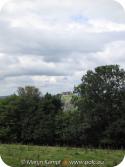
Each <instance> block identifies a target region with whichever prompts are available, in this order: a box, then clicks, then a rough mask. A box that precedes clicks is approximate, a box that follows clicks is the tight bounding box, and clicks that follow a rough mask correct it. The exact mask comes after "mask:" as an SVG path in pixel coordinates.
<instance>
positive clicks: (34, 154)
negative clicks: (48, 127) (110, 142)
mask: <svg viewBox="0 0 125 167" xmlns="http://www.w3.org/2000/svg"><path fill="white" fill-rule="evenodd" d="M0 155H1V156H2V159H3V160H4V161H5V162H6V163H7V164H8V165H10V166H12V167H22V166H25V167H27V166H34V167H35V165H22V164H21V160H34V161H35V160H37V161H44V160H64V159H66V160H95V161H104V165H100V166H102V167H113V166H114V165H117V164H118V163H120V162H121V160H122V159H123V157H124V155H125V150H102V149H85V148H71V147H48V146H26V145H3V144H2V145H0ZM44 166H45V165H44ZM48 166H49V167H50V166H51V167H52V166H57V167H58V165H48ZM72 166H74V165H72ZM77 166H78V165H77ZM85 166H86V167H89V165H85ZM90 166H92V165H90ZM97 166H98V165H97ZM97 166H95V167H97ZM81 167H83V165H81Z"/></svg>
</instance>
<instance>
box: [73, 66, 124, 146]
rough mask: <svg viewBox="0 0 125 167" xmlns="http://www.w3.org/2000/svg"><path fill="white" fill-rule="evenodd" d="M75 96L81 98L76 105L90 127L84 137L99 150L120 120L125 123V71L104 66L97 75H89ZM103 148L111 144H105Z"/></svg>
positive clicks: (95, 72) (89, 72) (84, 77)
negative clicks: (124, 117)
mask: <svg viewBox="0 0 125 167" xmlns="http://www.w3.org/2000/svg"><path fill="white" fill-rule="evenodd" d="M75 92H76V93H77V95H78V97H77V99H76V102H75V104H76V105H77V106H78V108H79V110H80V111H81V117H82V118H83V122H84V123H87V124H88V125H89V126H87V130H86V132H85V131H84V133H83V135H84V136H86V139H87V141H86V142H88V144H91V145H95V146H97V145H99V144H102V143H101V141H103V140H102V139H103V138H105V137H106V136H105V131H106V132H108V129H110V132H111V129H113V128H111V126H112V124H113V126H115V125H116V124H117V120H119V122H120V120H121V121H122V117H123V116H124V113H125V106H124V105H123V104H124V99H125V71H124V70H123V69H120V68H119V66H118V65H106V66H100V67H97V68H95V71H87V74H85V75H84V76H83V77H82V83H81V84H80V85H79V86H78V87H76V88H75ZM123 124H124V122H123V123H122V126H123ZM123 127H124V126H123ZM121 130H122V131H123V130H124V131H125V129H121ZM112 132H113V131H112ZM110 134H111V133H110ZM123 134H124V133H123ZM116 135H118V134H116ZM118 136H119V135H118ZM107 137H109V138H110V137H111V135H110V136H108V135H107ZM122 137H125V136H123V135H122ZM105 141H106V140H105ZM107 141H109V140H108V139H107ZM110 141H111V140H110ZM103 144H109V143H106V142H104V141H103ZM112 144H113V143H112V142H111V143H110V145H112Z"/></svg>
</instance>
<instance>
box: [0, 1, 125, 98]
mask: <svg viewBox="0 0 125 167" xmlns="http://www.w3.org/2000/svg"><path fill="white" fill-rule="evenodd" d="M108 64H119V65H120V66H121V67H122V68H125V0H21V1H20V0H0V96H6V95H10V94H12V93H15V92H16V90H17V88H18V87H20V86H22V87H23V86H26V85H33V86H36V87H38V88H39V89H40V90H41V92H42V93H46V92H50V93H52V94H55V93H60V92H64V91H70V90H71V91H72V90H73V88H74V86H76V85H78V84H79V83H80V82H81V77H82V76H83V75H84V74H85V73H86V71H87V70H89V69H92V70H93V69H94V68H95V67H97V66H101V65H108Z"/></svg>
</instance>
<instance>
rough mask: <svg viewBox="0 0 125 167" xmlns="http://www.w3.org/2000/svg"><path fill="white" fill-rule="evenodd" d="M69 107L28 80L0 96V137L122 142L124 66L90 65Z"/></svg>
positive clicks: (52, 142)
mask: <svg viewBox="0 0 125 167" xmlns="http://www.w3.org/2000/svg"><path fill="white" fill-rule="evenodd" d="M71 103H72V104H73V106H74V107H73V108H71V109H68V110H67V111H64V110H63V106H64V104H63V103H62V100H61V95H51V94H49V93H46V94H45V95H44V96H43V95H42V94H41V92H40V90H39V89H38V88H36V87H34V86H26V87H24V88H23V87H20V88H18V90H17V93H16V94H13V95H11V96H8V97H6V98H3V99H0V142H1V143H22V144H37V145H61V146H86V147H104V148H106V147H111V148H121V147H123V148H125V142H124V141H125V71H124V69H121V68H120V67H119V66H118V65H106V66H100V67H96V68H95V69H94V70H89V71H87V73H86V74H84V75H83V77H82V80H81V84H79V85H78V86H76V87H75V88H74V95H73V96H72V100H71Z"/></svg>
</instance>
